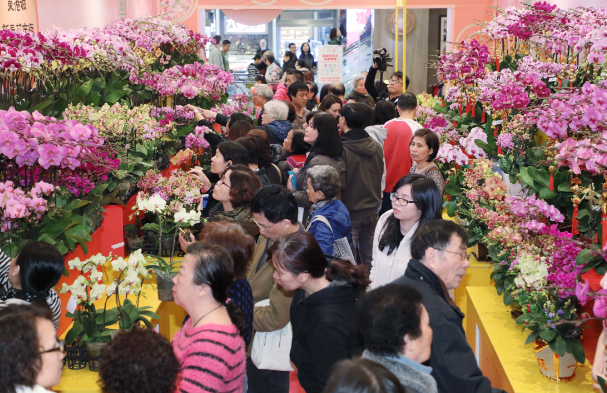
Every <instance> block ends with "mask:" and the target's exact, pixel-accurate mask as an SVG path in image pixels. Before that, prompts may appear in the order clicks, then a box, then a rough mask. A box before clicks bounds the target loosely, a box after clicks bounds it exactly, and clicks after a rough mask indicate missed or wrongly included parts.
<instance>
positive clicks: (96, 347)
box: [86, 342, 108, 371]
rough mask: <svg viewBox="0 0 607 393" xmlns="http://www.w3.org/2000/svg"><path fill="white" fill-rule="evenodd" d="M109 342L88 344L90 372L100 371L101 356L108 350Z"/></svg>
mask: <svg viewBox="0 0 607 393" xmlns="http://www.w3.org/2000/svg"><path fill="white" fill-rule="evenodd" d="M107 346H108V343H107V342H100V343H90V342H87V343H86V350H87V352H88V364H89V370H91V371H99V365H100V363H101V355H102V354H103V351H104V350H105V349H106V348H107Z"/></svg>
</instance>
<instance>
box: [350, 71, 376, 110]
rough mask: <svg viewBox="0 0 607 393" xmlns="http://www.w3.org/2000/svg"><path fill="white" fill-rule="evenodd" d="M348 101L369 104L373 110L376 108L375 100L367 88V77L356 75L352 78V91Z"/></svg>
mask: <svg viewBox="0 0 607 393" xmlns="http://www.w3.org/2000/svg"><path fill="white" fill-rule="evenodd" d="M348 100H355V101H356V102H360V103H363V104H367V105H369V106H370V107H371V108H373V107H375V100H374V99H373V97H371V96H370V95H369V93H368V92H367V89H366V88H365V77H364V75H363V74H356V75H354V76H353V77H352V91H351V92H350V94H349V95H348Z"/></svg>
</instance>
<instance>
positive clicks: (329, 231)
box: [306, 165, 352, 255]
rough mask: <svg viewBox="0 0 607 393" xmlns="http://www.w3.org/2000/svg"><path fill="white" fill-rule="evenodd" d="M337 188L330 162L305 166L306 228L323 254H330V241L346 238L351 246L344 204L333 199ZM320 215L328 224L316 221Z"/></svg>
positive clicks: (350, 233)
mask: <svg viewBox="0 0 607 393" xmlns="http://www.w3.org/2000/svg"><path fill="white" fill-rule="evenodd" d="M340 190H341V181H340V179H339V173H338V172H337V170H336V169H335V168H333V167H332V166H330V165H316V166H313V167H311V168H310V169H308V188H307V190H306V192H307V193H308V199H309V200H310V203H311V204H312V207H311V208H310V220H309V221H308V228H307V231H308V232H309V233H310V234H312V235H314V237H315V238H316V241H317V242H318V244H319V245H320V248H322V251H323V252H324V253H325V254H326V255H333V254H334V250H333V242H334V241H335V240H338V239H341V238H344V237H346V238H347V239H348V243H350V247H352V225H351V223H350V213H349V212H348V209H347V208H346V206H345V205H344V204H343V203H342V202H341V201H339V200H338V199H336V196H337V194H338V193H339V191H340ZM321 216H322V217H324V218H325V219H326V220H327V221H328V222H329V224H330V225H331V227H330V228H329V226H328V225H327V224H326V223H325V222H323V221H321V220H320V217H321Z"/></svg>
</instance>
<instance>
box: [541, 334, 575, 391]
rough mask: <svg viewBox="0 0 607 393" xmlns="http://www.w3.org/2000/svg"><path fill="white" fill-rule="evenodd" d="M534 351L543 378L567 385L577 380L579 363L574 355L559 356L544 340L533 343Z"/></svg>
mask: <svg viewBox="0 0 607 393" xmlns="http://www.w3.org/2000/svg"><path fill="white" fill-rule="evenodd" d="M533 351H534V352H535V357H536V359H537V364H538V366H539V369H540V373H541V374H542V376H543V377H544V378H546V379H548V380H549V381H553V382H556V383H567V382H571V381H573V379H574V378H575V369H576V368H577V361H576V360H575V358H574V357H573V355H572V354H570V353H566V354H565V356H559V355H557V354H556V353H554V352H553V351H552V349H550V346H549V345H548V343H547V342H545V341H544V340H542V339H539V338H538V339H535V341H533Z"/></svg>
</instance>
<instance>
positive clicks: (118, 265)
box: [112, 257, 128, 272]
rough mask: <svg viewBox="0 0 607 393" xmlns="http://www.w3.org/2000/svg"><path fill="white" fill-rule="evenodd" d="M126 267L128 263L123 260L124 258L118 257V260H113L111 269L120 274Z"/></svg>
mask: <svg viewBox="0 0 607 393" xmlns="http://www.w3.org/2000/svg"><path fill="white" fill-rule="evenodd" d="M127 266H128V263H127V262H126V261H125V260H124V258H122V257H119V258H118V259H114V260H113V261H112V269H114V271H117V272H121V271H123V270H124V269H126V267H127Z"/></svg>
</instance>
